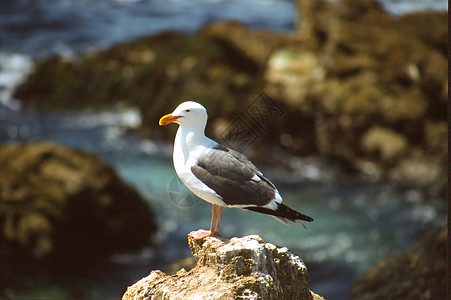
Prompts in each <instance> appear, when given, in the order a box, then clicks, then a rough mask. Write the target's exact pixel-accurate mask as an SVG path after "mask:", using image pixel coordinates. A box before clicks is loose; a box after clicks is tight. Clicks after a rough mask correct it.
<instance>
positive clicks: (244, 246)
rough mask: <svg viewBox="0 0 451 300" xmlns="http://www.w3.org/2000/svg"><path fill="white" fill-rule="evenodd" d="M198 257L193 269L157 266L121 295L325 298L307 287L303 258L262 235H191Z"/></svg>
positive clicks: (151, 297)
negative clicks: (168, 272)
mask: <svg viewBox="0 0 451 300" xmlns="http://www.w3.org/2000/svg"><path fill="white" fill-rule="evenodd" d="M188 244H189V246H190V248H191V250H192V251H193V256H194V257H195V259H196V260H197V265H196V267H195V268H194V269H192V270H190V271H189V272H187V271H185V269H181V270H180V271H178V272H177V273H176V274H175V275H172V276H168V275H165V274H164V273H163V272H161V271H152V272H151V273H150V275H149V276H147V277H145V278H143V279H141V280H140V281H138V282H137V283H135V284H134V285H132V286H130V287H128V289H127V291H126V292H125V294H124V295H123V297H122V299H123V300H126V299H142V300H144V299H194V298H195V299H323V298H322V297H320V296H318V295H316V294H315V293H313V292H311V291H309V289H308V273H307V268H306V267H305V265H304V263H303V261H302V259H301V258H300V257H299V256H297V255H296V254H294V253H293V252H291V251H290V250H288V249H287V248H286V247H277V246H275V245H273V244H271V243H265V242H264V241H263V240H262V239H261V238H260V237H259V236H256V235H251V236H245V237H242V238H231V239H225V238H221V237H208V238H206V239H204V240H203V241H196V240H194V239H193V238H191V237H189V238H188Z"/></svg>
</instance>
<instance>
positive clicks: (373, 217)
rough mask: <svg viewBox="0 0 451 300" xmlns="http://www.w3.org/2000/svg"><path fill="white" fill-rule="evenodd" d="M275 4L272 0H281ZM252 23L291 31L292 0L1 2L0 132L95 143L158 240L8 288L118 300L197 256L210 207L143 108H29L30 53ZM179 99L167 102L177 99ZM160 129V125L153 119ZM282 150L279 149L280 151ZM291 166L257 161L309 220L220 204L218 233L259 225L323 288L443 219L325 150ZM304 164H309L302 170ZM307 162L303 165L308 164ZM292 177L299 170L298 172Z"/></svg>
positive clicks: (334, 293)
mask: <svg viewBox="0 0 451 300" xmlns="http://www.w3.org/2000/svg"><path fill="white" fill-rule="evenodd" d="M276 3H277V5H276ZM383 3H384V5H385V6H386V8H387V9H389V10H390V11H391V12H392V13H394V14H401V13H404V12H408V11H412V10H418V9H424V8H428V9H435V10H437V9H438V10H444V9H446V8H447V3H446V2H444V1H433V0H430V1H420V0H418V1H407V0H406V1H394V0H392V1H388V0H387V1H383ZM231 18H232V19H238V20H241V21H243V22H245V23H246V24H248V25H249V26H252V27H253V28H269V29H272V30H277V31H282V32H293V31H294V28H295V24H296V15H295V8H294V5H293V3H292V2H290V1H276V0H265V1H257V0H255V1H225V0H224V1H221V0H216V1H211V0H208V1H207V0H197V1H191V2H189V3H188V2H186V1H177V0H173V1H138V0H128V1H126V0H115V1H113V0H102V1H88V0H81V1H80V0H77V1H75V0H60V1H52V0H42V1H34V0H16V1H10V0H9V1H8V0H7V1H2V3H0V101H1V103H2V104H0V143H8V142H17V141H42V140H46V141H52V142H55V143H61V144H64V145H68V146H71V147H76V148H79V149H83V150H86V151H89V152H93V153H96V154H98V155H99V156H100V157H101V158H102V159H103V160H105V161H107V162H108V163H110V164H111V165H112V166H113V167H114V168H115V169H116V170H117V172H118V173H119V174H120V176H121V177H122V178H123V179H124V180H126V181H127V182H128V183H129V184H130V185H132V186H134V187H135V188H137V189H138V190H139V191H140V192H141V194H142V195H143V196H144V197H145V198H146V199H148V201H149V203H150V205H151V206H152V208H153V210H154V211H155V212H156V216H157V219H158V223H159V224H160V231H159V232H158V234H157V235H156V236H155V237H154V241H155V243H156V247H147V248H144V249H142V250H141V251H139V252H138V253H131V254H128V255H119V256H115V257H114V258H113V260H112V263H111V264H108V265H106V266H102V267H101V268H98V269H96V270H92V271H91V272H90V273H89V274H71V275H70V276H62V275H61V274H53V275H48V276H44V277H43V278H40V279H36V278H30V279H27V280H25V281H24V283H23V284H22V285H21V286H20V288H17V287H13V288H12V289H11V290H9V291H7V293H9V295H10V296H11V297H13V298H17V297H19V296H32V297H34V298H58V299H74V298H89V299H111V298H117V297H119V295H120V294H121V293H122V292H123V291H124V289H125V287H126V286H127V285H129V284H131V283H133V282H135V281H136V280H138V279H140V278H141V277H143V276H145V275H147V274H148V273H149V271H150V270H151V269H161V268H164V267H165V266H166V265H167V264H169V263H170V262H172V261H174V260H176V259H179V258H183V257H186V256H190V255H191V254H190V250H189V248H188V246H187V243H186V236H187V234H188V233H189V232H190V231H192V230H196V229H199V228H206V227H208V225H209V219H210V209H211V206H210V205H209V204H208V203H205V202H204V201H202V200H200V199H198V198H195V197H193V196H192V195H191V194H190V193H189V192H188V191H187V190H186V188H183V187H180V186H179V184H178V181H177V178H176V175H175V172H174V170H173V167H172V161H171V151H172V145H170V144H159V143H156V142H154V141H149V140H141V139H139V138H138V137H136V136H134V135H131V134H126V133H125V132H126V131H125V128H135V127H137V126H139V124H140V116H139V113H138V112H137V111H136V110H134V109H131V108H124V107H118V108H116V109H114V110H109V111H102V112H92V111H85V112H64V113H58V114H55V113H48V112H39V111H25V110H23V109H21V107H20V105H19V103H18V102H16V101H14V100H13V99H11V91H12V89H13V88H14V86H15V85H16V84H17V83H18V82H20V81H21V80H22V79H23V78H24V76H25V75H26V73H27V72H28V71H29V70H30V69H31V57H36V56H46V55H51V54H59V55H66V56H72V55H74V54H76V53H79V52H83V51H91V50H95V49H99V48H103V47H107V46H109V45H112V44H114V43H117V42H121V41H124V40H128V39H131V38H134V37H139V36H142V35H147V34H150V33H154V32H159V31H161V30H167V29H173V30H179V31H182V32H185V33H187V34H188V33H191V32H193V31H195V30H197V29H198V28H200V27H201V26H202V25H204V24H206V23H208V22H212V21H215V20H220V19H231ZM170 109H172V108H168V110H170ZM155 130H159V128H158V126H157V124H155ZM281 159H282V158H281ZM297 163H299V168H298V170H297V171H295V172H294V173H293V174H289V173H287V172H286V171H284V170H278V169H274V168H264V167H263V168H262V169H263V171H264V173H265V174H267V176H268V177H270V179H271V180H273V181H274V182H275V183H276V185H277V186H278V188H279V190H280V192H281V194H282V196H283V198H284V202H285V203H286V204H288V205H289V206H291V207H293V208H295V209H298V210H300V211H302V212H303V213H305V214H307V215H310V216H312V217H314V218H315V221H314V222H313V223H310V224H306V225H307V227H308V229H304V228H302V227H300V226H298V225H296V224H291V225H290V226H285V225H283V224H281V223H280V222H278V221H276V220H275V219H273V218H271V217H268V216H264V215H261V214H257V213H253V212H245V211H241V210H239V209H225V211H224V213H223V217H222V220H221V233H222V234H223V235H225V236H243V235H247V234H258V235H260V236H261V237H262V238H263V239H264V240H266V241H268V242H271V243H274V244H278V245H283V246H287V247H289V248H290V249H291V250H292V251H294V252H296V253H298V254H299V255H300V256H301V257H302V258H303V259H304V260H305V263H306V265H307V267H308V270H309V275H310V288H311V289H312V290H314V291H315V292H317V293H319V294H320V295H322V296H324V297H326V298H327V299H346V298H347V295H348V292H349V288H350V286H351V284H352V281H353V280H354V278H355V276H356V275H357V274H359V273H361V272H363V271H364V270H366V269H367V268H368V267H370V266H373V265H375V264H376V263H377V262H379V261H380V260H381V259H383V258H385V257H387V256H388V255H390V254H392V253H395V252H398V251H402V250H404V249H406V248H407V247H408V246H410V245H412V244H414V243H415V242H417V241H418V240H420V239H421V238H422V237H423V236H424V235H425V234H427V233H428V232H430V231H431V230H432V229H433V228H435V227H437V226H439V225H441V224H443V223H444V222H445V220H446V204H445V200H444V199H440V198H431V197H426V196H425V195H424V193H423V192H422V191H418V190H415V189H411V190H401V191H400V190H398V189H397V188H396V187H395V186H394V185H390V184H370V183H368V184H362V183H359V184H358V185H355V184H348V185H339V184H337V183H335V182H336V180H335V179H334V176H336V174H335V175H333V174H331V173H330V172H328V170H327V168H324V167H323V165H324V162H323V161H321V159H320V158H309V159H304V160H299V161H298V162H297ZM306 165H308V172H304V171H303V170H305V169H306ZM302 172H304V173H302ZM293 178H294V179H293Z"/></svg>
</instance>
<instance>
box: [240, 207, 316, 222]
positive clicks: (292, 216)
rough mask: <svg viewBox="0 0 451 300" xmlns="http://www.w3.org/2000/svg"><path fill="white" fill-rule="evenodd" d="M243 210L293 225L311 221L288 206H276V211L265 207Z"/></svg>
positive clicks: (308, 217) (311, 219) (310, 218)
mask: <svg viewBox="0 0 451 300" xmlns="http://www.w3.org/2000/svg"><path fill="white" fill-rule="evenodd" d="M244 209H248V210H252V211H256V212H259V213H263V214H267V215H272V216H276V217H279V218H283V219H287V220H289V221H291V222H294V223H300V222H299V221H305V222H312V221H313V218H312V217H310V216H307V215H304V214H301V213H300V212H297V211H295V210H294V209H291V208H289V207H288V206H286V205H283V204H278V207H277V210H272V209H269V208H266V207H258V206H253V207H245V208H244ZM300 224H301V225H302V226H304V224H302V223H300ZM304 227H305V226H304Z"/></svg>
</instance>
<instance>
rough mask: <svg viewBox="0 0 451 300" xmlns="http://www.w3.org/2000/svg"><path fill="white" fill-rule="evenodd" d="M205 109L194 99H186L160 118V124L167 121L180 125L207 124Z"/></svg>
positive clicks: (164, 123)
mask: <svg viewBox="0 0 451 300" xmlns="http://www.w3.org/2000/svg"><path fill="white" fill-rule="evenodd" d="M207 118H208V116H207V110H206V109H205V107H203V106H202V105H200V104H199V103H197V102H194V101H186V102H183V103H181V104H180V105H179V106H177V108H176V109H174V111H173V112H172V113H170V114H167V115H164V116H163V117H161V119H160V122H159V124H160V126H161V125H167V124H169V123H177V124H179V125H180V126H181V127H186V128H188V127H193V126H203V127H205V125H206V124H207Z"/></svg>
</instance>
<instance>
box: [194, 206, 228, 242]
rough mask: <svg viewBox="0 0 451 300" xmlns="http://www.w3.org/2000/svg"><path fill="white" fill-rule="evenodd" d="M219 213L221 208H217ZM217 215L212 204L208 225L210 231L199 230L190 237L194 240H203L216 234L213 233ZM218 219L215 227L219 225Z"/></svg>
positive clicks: (216, 210) (215, 208)
mask: <svg viewBox="0 0 451 300" xmlns="http://www.w3.org/2000/svg"><path fill="white" fill-rule="evenodd" d="M219 211H221V212H222V207H221V206H220V207H219ZM217 213H218V209H217V207H216V205H215V204H213V209H212V210H211V223H210V230H204V229H199V230H196V231H194V232H191V233H190V236H192V237H193V238H194V239H195V240H203V239H204V238H206V237H208V236H212V235H214V234H215V233H217V231H216V232H215V228H214V226H215V219H216V214H217ZM218 221H219V219H218V220H217V225H216V226H218V225H219V222H218Z"/></svg>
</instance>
